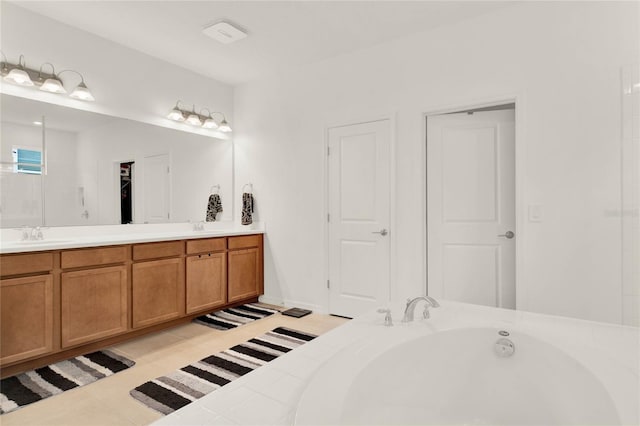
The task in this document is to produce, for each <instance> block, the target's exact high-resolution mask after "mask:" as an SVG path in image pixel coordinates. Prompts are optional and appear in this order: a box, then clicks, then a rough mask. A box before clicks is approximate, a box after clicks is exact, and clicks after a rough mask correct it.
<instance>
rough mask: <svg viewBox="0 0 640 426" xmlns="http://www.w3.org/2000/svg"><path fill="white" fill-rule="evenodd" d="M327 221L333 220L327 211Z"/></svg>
mask: <svg viewBox="0 0 640 426" xmlns="http://www.w3.org/2000/svg"><path fill="white" fill-rule="evenodd" d="M327 222H331V215H330V214H329V213H327Z"/></svg>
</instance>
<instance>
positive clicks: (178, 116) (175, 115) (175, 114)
mask: <svg viewBox="0 0 640 426" xmlns="http://www.w3.org/2000/svg"><path fill="white" fill-rule="evenodd" d="M167 118H169V119H171V120H173V121H184V115H182V111H180V110H179V109H178V107H175V108H173V109H172V110H171V112H170V113H169V115H167Z"/></svg>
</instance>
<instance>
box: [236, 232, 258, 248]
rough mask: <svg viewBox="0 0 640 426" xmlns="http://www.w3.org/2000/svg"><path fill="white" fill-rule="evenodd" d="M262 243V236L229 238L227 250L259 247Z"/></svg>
mask: <svg viewBox="0 0 640 426" xmlns="http://www.w3.org/2000/svg"><path fill="white" fill-rule="evenodd" d="M261 243H262V235H261V234H258V235H246V236H242V237H229V250H233V249H240V248H248V247H260V245H261Z"/></svg>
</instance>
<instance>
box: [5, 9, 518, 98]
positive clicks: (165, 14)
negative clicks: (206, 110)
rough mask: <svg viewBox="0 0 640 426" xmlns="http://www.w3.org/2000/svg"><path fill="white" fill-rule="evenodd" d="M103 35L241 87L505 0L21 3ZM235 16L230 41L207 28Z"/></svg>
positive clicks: (471, 14) (479, 11)
mask: <svg viewBox="0 0 640 426" xmlns="http://www.w3.org/2000/svg"><path fill="white" fill-rule="evenodd" d="M13 3H14V4H17V5H19V6H21V7H24V8H26V9H28V10H31V11H33V12H36V13H38V14H41V15H44V16H47V17H50V18H53V19H55V20H57V21H60V22H63V23H65V24H68V25H71V26H73V27H77V28H80V29H82V30H85V31H88V32H90V33H93V34H96V35H98V36H100V37H103V38H106V39H108V40H111V41H114V42H116V43H120V44H123V45H125V46H128V47H131V48H133V49H136V50H138V51H141V52H143V53H146V54H148V55H151V56H154V57H156V58H159V59H162V60H164V61H167V62H170V63H173V64H176V65H180V66H182V67H184V68H187V69H190V70H192V71H195V72H197V73H199V74H202V75H205V76H208V77H211V78H214V79H216V80H219V81H222V82H224V83H228V84H232V85H236V84H240V83H243V82H246V81H250V80H254V79H258V78H260V77H262V76H265V75H267V74H269V73H274V72H278V71H279V70H282V69H288V68H292V67H298V66H302V65H306V64H310V63H313V62H317V61H322V60H324V59H328V58H331V57H334V56H338V55H342V54H346V53H350V52H353V51H356V50H360V49H365V48H367V47H370V46H373V45H376V44H379V43H382V42H385V41H388V40H391V39H394V38H399V37H403V36H406V35H409V34H412V33H416V32H421V31H427V30H430V29H433V28H435V27H438V26H441V25H445V24H451V23H454V22H458V21H461V20H464V19H467V18H471V17H474V16H477V15H480V14H483V13H487V12H490V11H492V10H495V9H498V8H502V7H507V6H509V5H511V4H513V3H511V2H505V1H286V2H285V1H213V0H209V1H177V0H175V1H55V0H54V1H19V0H17V1H13ZM221 20H229V21H231V22H233V23H235V24H237V25H239V26H240V27H242V28H244V29H245V30H246V31H247V32H248V33H249V36H248V37H247V38H245V39H243V40H240V41H238V42H236V43H232V44H228V45H224V44H220V43H218V42H216V41H215V40H213V39H211V38H209V37H206V36H205V35H203V34H202V28H203V27H205V26H207V25H209V24H212V23H215V22H218V21H221Z"/></svg>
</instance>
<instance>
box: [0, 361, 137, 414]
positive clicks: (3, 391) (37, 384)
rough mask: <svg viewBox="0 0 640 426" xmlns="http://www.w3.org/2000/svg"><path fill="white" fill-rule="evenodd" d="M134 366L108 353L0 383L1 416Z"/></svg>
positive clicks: (61, 362)
mask: <svg viewBox="0 0 640 426" xmlns="http://www.w3.org/2000/svg"><path fill="white" fill-rule="evenodd" d="M134 364H135V362H133V361H132V360H130V359H128V358H125V357H123V356H120V355H117V354H115V353H113V352H111V351H106V350H105V351H98V352H93V353H90V354H87V355H83V356H78V357H75V358H71V359H68V360H65V361H60V362H57V363H55V364H51V365H48V366H46V367H42V368H37V369H35V370H30V371H27V372H25V373H20V374H18V375H16V376H11V377H7V378H6V379H2V380H0V414H5V413H9V412H11V411H15V410H17V409H18V408H21V407H24V406H25V405H29V404H31V403H33V402H36V401H40V400H42V399H45V398H49V397H50V396H53V395H57V394H60V393H62V392H64V391H67V390H69V389H73V388H77V387H80V386H84V385H88V384H89V383H93V382H95V381H96V380H100V379H102V378H104V377H107V376H111V375H113V374H115V373H117V372H119V371H122V370H126V369H127V368H129V367H131V366H133V365H134Z"/></svg>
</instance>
